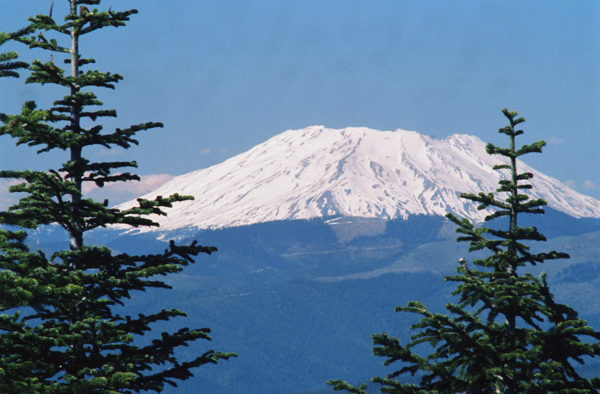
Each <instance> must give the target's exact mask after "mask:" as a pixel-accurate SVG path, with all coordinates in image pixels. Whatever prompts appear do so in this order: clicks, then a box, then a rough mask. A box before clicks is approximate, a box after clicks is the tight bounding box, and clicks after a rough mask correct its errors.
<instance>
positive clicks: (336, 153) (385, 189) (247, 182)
mask: <svg viewBox="0 0 600 394" xmlns="http://www.w3.org/2000/svg"><path fill="white" fill-rule="evenodd" d="M500 159H501V157H500V156H490V155H488V154H487V153H486V152H485V143H484V142H483V141H481V140H480V139H479V138H477V137H474V136H469V135H464V134H454V135H452V136H449V137H447V138H445V139H442V140H439V139H434V138H431V137H428V136H425V135H422V134H419V133H417V132H414V131H405V130H396V131H377V130H372V129H368V128H359V127H356V128H352V127H349V128H345V129H341V130H334V129H327V128H325V127H323V126H312V127H308V128H306V129H302V130H288V131H286V132H284V133H282V134H279V135H277V136H275V137H273V138H271V139H269V140H268V141H266V142H264V143H262V144H260V145H257V146H255V147H254V148H252V149H250V150H249V151H247V152H245V153H242V154H240V155H238V156H235V157H233V158H230V159H229V160H227V161H225V162H223V163H221V164H217V165H215V166H212V167H209V168H206V169H202V170H198V171H194V172H191V173H188V174H185V175H181V176H178V177H176V178H174V179H172V180H171V181H169V182H167V183H166V184H164V185H163V186H161V187H160V188H158V189H157V190H155V191H153V192H152V193H149V194H147V195H145V196H143V198H148V199H151V198H153V197H155V196H157V195H161V196H168V195H171V194H174V193H179V194H186V195H193V196H194V197H195V200H193V201H186V202H182V203H179V204H177V205H176V206H175V207H173V208H171V209H169V210H168V211H167V213H168V216H167V217H163V216H161V217H152V219H153V220H155V221H157V222H158V223H160V229H158V230H159V231H170V230H175V229H179V228H184V227H195V228H198V229H202V228H221V227H231V226H241V225H249V224H254V223H260V222H266V221H274V220H292V219H308V218H313V217H322V216H351V217H378V218H384V219H391V218H395V217H407V216H408V215H414V214H427V215H445V213H446V212H448V211H452V212H453V213H455V214H456V215H458V216H461V217H468V218H469V219H471V220H473V221H482V220H483V218H484V217H485V216H486V215H487V214H488V213H487V212H485V211H478V210H477V209H476V207H475V206H474V205H473V204H472V203H469V202H467V201H466V200H464V199H461V198H459V197H458V194H459V193H462V192H465V193H478V192H480V191H483V192H491V191H494V190H495V189H496V188H497V182H498V179H499V176H500V175H499V172H498V171H494V170H492V166H493V165H494V164H498V163H499V160H500ZM519 169H520V171H529V172H532V173H534V174H535V177H534V179H533V180H532V184H533V185H534V188H533V191H532V192H531V196H532V197H533V198H544V199H545V200H546V201H548V205H549V206H550V207H552V208H554V209H557V210H559V211H562V212H565V213H567V214H569V215H571V216H575V217H596V218H600V201H597V200H595V199H593V198H591V197H587V196H583V195H581V194H579V193H577V192H575V191H573V190H571V189H569V188H568V187H566V186H565V185H563V184H562V183H560V182H558V181H557V180H555V179H553V178H550V177H548V176H546V175H543V174H541V173H539V172H537V171H535V170H533V169H531V168H530V167H528V166H526V165H525V164H524V163H520V164H519ZM134 204H135V201H131V202H128V203H125V204H122V205H121V206H119V207H120V208H125V207H129V206H132V205H134ZM144 231H156V229H147V230H144Z"/></svg>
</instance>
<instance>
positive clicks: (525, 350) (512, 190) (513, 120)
mask: <svg viewBox="0 0 600 394" xmlns="http://www.w3.org/2000/svg"><path fill="white" fill-rule="evenodd" d="M502 112H503V113H504V115H505V116H506V118H507V119H508V120H509V125H508V126H506V127H504V128H502V129H500V130H499V132H500V133H502V134H505V135H507V136H508V137H509V147H508V148H502V147H497V146H495V145H492V144H488V145H487V146H486V150H487V152H488V153H489V154H493V155H500V156H502V157H504V159H503V161H502V162H501V164H498V165H496V166H494V169H495V170H498V171H501V172H502V173H503V174H504V175H505V179H502V180H500V181H499V187H498V189H496V192H497V193H484V192H481V193H479V194H461V197H462V198H465V199H467V200H470V201H474V202H476V203H478V204H479V205H478V209H487V208H492V213H490V214H489V215H488V216H487V217H486V219H485V221H486V222H488V221H492V220H494V219H497V218H500V217H506V218H508V228H507V229H506V230H498V229H494V228H491V227H487V226H482V227H476V226H475V225H473V224H472V223H471V222H470V221H469V220H467V219H459V218H457V217H456V216H454V215H452V214H448V215H447V218H448V219H449V220H450V221H452V222H454V223H455V224H456V225H457V226H458V228H457V230H456V231H457V233H459V234H460V236H459V237H458V238H457V240H458V241H467V242H469V251H470V252H472V251H487V252H488V253H489V254H488V256H487V257H486V258H483V259H475V260H473V262H472V264H473V265H474V266H475V267H472V268H470V267H469V266H468V263H467V261H466V260H464V259H461V260H460V261H459V262H460V265H459V266H458V267H457V274H455V275H449V276H446V277H445V280H446V281H450V282H456V283H457V288H456V290H455V291H454V292H453V295H454V296H457V298H458V302H457V303H456V304H453V303H448V304H446V310H447V311H448V312H449V315H444V314H437V313H431V312H429V311H428V310H427V308H426V307H425V306H424V305H422V304H421V303H419V302H414V301H413V302H409V303H408V305H407V306H406V307H397V308H396V311H400V312H409V313H413V314H416V315H420V316H421V319H420V321H419V322H418V323H416V324H414V325H412V326H411V329H412V330H414V331H415V334H414V335H413V336H412V337H411V341H410V342H409V343H408V344H406V345H402V344H400V342H399V340H398V339H396V338H394V337H390V336H388V334H386V333H382V334H375V335H373V336H372V338H373V343H374V345H375V347H374V349H373V353H374V354H375V355H376V356H380V357H384V358H385V362H384V364H385V365H392V364H394V363H397V362H398V363H399V364H401V367H399V369H398V370H397V371H395V372H393V373H390V374H389V375H388V376H386V377H385V378H381V377H375V378H373V379H372V381H373V382H376V383H379V384H380V385H381V388H380V390H381V392H384V393H457V392H468V393H482V392H498V393H500V392H502V393H547V392H569V393H592V392H598V389H600V378H598V377H597V378H593V379H586V378H583V377H581V376H580V375H579V374H578V373H577V370H576V368H575V365H576V364H577V363H579V364H583V363H584V362H585V361H586V357H595V356H598V355H600V333H598V332H596V331H594V330H593V329H592V328H591V327H589V326H588V325H587V322H586V321H585V320H583V319H580V318H579V317H578V314H577V312H576V311H575V310H573V309H572V308H570V307H569V306H567V305H564V304H559V303H557V302H555V300H554V296H553V295H552V293H551V292H550V289H549V287H548V283H547V281H546V275H545V274H542V275H541V276H540V277H534V276H533V275H531V274H529V273H527V272H525V273H521V272H520V271H521V269H525V268H526V267H527V266H529V265H536V264H539V263H543V262H545V261H546V260H555V259H563V258H568V257H569V256H568V255H567V254H565V253H561V252H556V251H554V250H552V251H549V252H543V253H533V252H532V251H531V249H530V246H529V245H528V244H526V243H527V242H531V241H535V242H539V241H545V240H546V238H545V237H544V236H543V235H542V234H541V233H539V232H538V230H537V228H535V227H519V225H518V217H519V215H520V214H540V213H543V212H544V211H543V209H542V208H541V207H542V206H544V205H546V202H545V201H544V200H541V199H536V200H530V199H529V197H528V196H527V195H526V194H523V193H522V192H521V191H522V190H528V189H531V187H532V186H531V184H528V183H525V182H526V181H528V180H529V179H531V178H532V177H533V175H532V174H531V173H527V172H525V173H519V172H518V168H517V166H518V161H517V158H518V157H520V156H522V155H525V154H528V153H533V152H541V150H542V147H543V146H544V142H543V141H538V142H535V143H533V144H531V145H523V146H522V147H521V148H519V149H517V148H516V143H515V137H517V136H518V135H521V134H523V131H522V130H518V129H517V128H516V126H517V125H518V124H520V123H523V122H524V121H525V120H524V119H523V118H517V115H518V114H517V113H516V112H513V111H508V110H506V109H504V110H503V111H502ZM500 196H501V197H500ZM427 347H430V348H431V349H433V352H432V353H430V354H428V355H426V356H421V355H420V354H421V353H423V349H426V348H427ZM394 365H395V364H394ZM406 374H410V375H412V376H415V377H417V378H418V379H419V384H407V383H402V382H401V380H400V377H401V376H402V375H406ZM328 384H330V385H332V386H333V387H334V390H346V391H348V392H355V393H362V392H364V391H363V390H365V389H366V387H361V388H360V389H359V388H356V387H353V386H351V385H349V384H348V383H346V382H343V381H339V380H338V381H330V382H328Z"/></svg>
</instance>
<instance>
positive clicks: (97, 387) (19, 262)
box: [0, 0, 235, 393]
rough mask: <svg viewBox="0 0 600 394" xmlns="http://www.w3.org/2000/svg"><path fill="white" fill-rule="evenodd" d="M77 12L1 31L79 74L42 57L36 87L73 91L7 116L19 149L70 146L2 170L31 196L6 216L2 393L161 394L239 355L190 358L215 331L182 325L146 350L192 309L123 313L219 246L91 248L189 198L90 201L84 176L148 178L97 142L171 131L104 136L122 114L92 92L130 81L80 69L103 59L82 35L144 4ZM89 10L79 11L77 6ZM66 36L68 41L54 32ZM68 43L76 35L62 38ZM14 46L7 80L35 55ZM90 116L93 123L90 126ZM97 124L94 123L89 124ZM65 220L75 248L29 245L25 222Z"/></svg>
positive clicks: (128, 141) (6, 127) (0, 258)
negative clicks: (96, 234)
mask: <svg viewBox="0 0 600 394" xmlns="http://www.w3.org/2000/svg"><path fill="white" fill-rule="evenodd" d="M68 2H69V4H70V13H69V14H68V15H66V16H65V18H64V22H63V23H58V22H57V21H55V20H54V19H53V18H52V15H51V14H52V11H50V14H49V15H38V16H36V17H32V18H29V21H30V25H29V26H28V27H27V28H25V29H23V30H21V31H19V32H17V33H12V34H5V33H0V45H2V44H3V43H5V42H7V41H9V40H16V41H19V42H21V43H23V44H26V45H27V46H28V47H29V48H30V49H33V48H40V49H42V50H44V51H50V52H52V53H55V54H57V56H67V58H65V59H64V60H65V63H66V64H68V65H70V68H71V69H70V71H69V72H66V71H65V70H64V69H62V68H60V67H58V66H57V65H56V64H55V63H54V61H53V56H51V58H50V59H51V60H50V61H49V62H42V61H39V60H34V61H33V62H32V63H31V65H30V66H29V77H28V78H27V80H26V82H27V83H35V84H41V85H45V84H55V85H58V86H61V87H64V88H65V89H66V90H68V93H67V94H66V95H65V96H64V97H62V98H61V99H58V100H56V101H54V103H53V106H52V107H51V108H48V109H38V108H37V105H36V103H35V102H32V101H28V102H26V103H25V104H24V105H23V107H22V111H21V113H20V114H16V115H6V114H0V121H1V123H0V136H2V135H6V136H10V137H12V138H15V139H16V143H17V145H20V144H26V145H28V146H37V147H40V149H39V150H38V153H44V152H49V151H53V150H57V149H58V150H62V151H65V152H66V153H68V154H69V156H68V161H66V162H65V163H64V164H63V165H62V167H60V168H58V169H55V170H49V171H33V170H22V171H0V178H5V179H18V180H20V181H22V182H21V183H18V184H16V185H13V186H11V187H10V189H9V191H10V192H15V193H25V197H23V198H21V199H20V200H19V202H18V203H17V204H15V205H14V206H12V207H10V208H9V210H8V211H6V212H0V224H2V225H3V226H2V227H1V229H0V312H1V313H2V314H0V392H3V393H25V392H27V393H33V392H53V393H54V392H57V393H60V392H69V393H71V392H78V393H79V392H103V393H129V392H137V391H140V390H151V391H156V392H160V391H162V390H163V388H164V386H165V384H170V385H173V386H176V385H177V381H178V380H185V379H188V378H190V377H192V372H191V370H192V369H193V368H196V367H199V366H202V365H204V364H207V363H217V362H218V361H219V360H221V359H228V358H230V357H232V356H235V354H234V353H221V352H215V351H213V350H208V351H206V352H205V353H203V354H201V355H199V356H197V357H195V358H193V359H192V360H189V361H180V360H178V359H177V357H176V350H177V349H178V348H181V347H182V346H188V345H189V344H190V343H191V342H194V341H196V340H210V336H209V333H210V330H209V329H208V328H202V329H188V328H181V329H180V330H178V331H177V332H174V333H167V332H163V333H162V334H161V335H160V337H159V338H156V339H154V340H152V341H151V342H150V343H149V344H147V345H145V346H141V345H137V344H136V341H135V339H136V338H137V337H141V336H144V335H147V334H148V332H149V331H151V326H152V324H153V323H156V322H159V321H168V320H170V319H172V318H175V317H184V316H185V313H184V312H182V311H180V310H177V309H171V310H164V309H163V310H161V311H160V312H158V313H152V314H150V315H144V314H139V315H137V316H128V315H120V314H119V313H117V312H116V310H117V307H119V306H123V305H125V303H126V302H127V299H129V298H130V297H131V296H132V293H133V292H135V291H145V290H146V289H149V288H163V289H169V288H170V286H168V285H167V284H165V283H164V282H163V281H162V280H159V279H157V276H165V275H167V274H172V273H177V272H180V271H181V270H182V267H184V266H186V265H188V264H189V263H191V262H193V261H194V257H195V256H197V255H199V254H201V253H206V254H211V253H212V252H214V251H216V248H214V247H205V246H201V245H198V244H197V242H195V241H194V242H192V243H191V244H189V245H185V246H178V245H175V243H173V242H171V243H170V244H169V247H168V248H167V249H166V250H164V251H163V252H162V253H158V254H148V255H138V256H132V255H128V254H113V253H112V251H111V250H110V249H108V248H106V247H101V246H88V245H85V244H84V234H85V233H86V232H88V231H90V230H93V229H95V228H98V227H105V226H108V225H116V224H120V225H128V226H133V227H138V226H156V225H157V224H156V223H155V222H153V221H152V220H151V219H149V218H147V216H148V215H150V214H158V215H164V214H165V212H164V210H163V209H164V208H168V207H171V206H172V204H173V203H176V202H180V201H185V200H189V199H191V198H192V197H190V196H180V195H178V194H175V195H172V196H168V197H157V198H155V199H154V200H143V199H139V200H138V206H136V207H133V208H130V209H126V210H119V209H115V208H109V204H108V201H103V202H97V201H94V200H92V199H89V198H85V196H84V195H83V193H82V190H83V188H82V185H83V183H84V182H93V183H94V184H95V185H96V186H98V187H103V186H104V185H105V184H107V183H112V182H125V181H132V180H139V177H138V176H137V175H135V174H131V173H129V172H123V171H122V169H123V168H128V167H129V168H131V167H137V164H136V163H135V162H134V161H126V162H100V163H95V162H91V161H90V160H88V159H86V158H85V157H84V156H83V151H84V150H85V149H86V148H88V147H91V146H103V147H105V148H112V147H114V146H118V147H121V148H129V147H130V146H131V145H133V144H137V143H138V141H137V140H136V139H135V135H136V134H137V133H138V132H140V131H145V130H149V129H152V128H156V127H162V124H161V123H157V122H147V123H143V124H139V125H133V126H130V127H128V128H124V129H116V130H115V131H114V132H111V133H103V127H102V125H101V124H96V123H95V122H96V121H97V120H98V119H102V118H104V117H116V111H115V110H112V109H109V110H103V109H98V107H101V106H102V102H101V101H99V100H98V98H97V96H96V94H95V93H94V92H92V91H90V90H89V89H98V88H109V89H114V88H115V84H116V83H118V82H119V81H120V80H121V79H122V77H121V76H120V75H113V74H110V73H104V72H99V71H97V70H87V71H83V70H81V69H80V68H81V67H84V66H87V65H90V64H93V63H94V60H93V59H84V58H82V57H81V56H80V54H79V50H78V41H79V38H80V37H81V36H82V35H84V34H88V33H92V32H95V31H96V30H98V29H102V28H104V27H110V26H112V27H119V26H124V25H125V22H126V21H128V20H129V16H130V15H133V14H136V13H137V11H136V10H129V11H125V12H116V11H111V10H109V11H99V10H98V9H96V8H94V9H93V10H91V11H90V10H89V9H88V8H87V7H86V5H98V4H99V3H100V1H99V0H95V1H93V0H89V1H83V0H68ZM78 6H79V9H78V8H77V7H78ZM50 35H56V36H58V38H59V40H57V39H54V38H50ZM60 40H65V41H67V44H65V45H64V46H61V45H59V41H60ZM16 58H17V55H16V53H14V52H9V53H7V54H2V55H0V77H1V76H6V77H15V76H18V74H17V71H16V70H18V69H20V68H21V69H22V68H25V67H28V65H27V64H26V63H23V62H16V61H14V60H15V59H16ZM83 120H85V122H83ZM84 123H85V125H90V126H84ZM41 225H59V226H61V227H62V228H64V229H65V230H66V231H67V232H68V234H69V238H70V249H69V250H63V251H60V252H57V253H54V254H52V255H51V256H47V255H46V254H44V252H42V251H40V250H37V251H36V250H31V249H30V248H29V247H27V246H26V244H25V241H26V237H27V233H26V231H24V229H35V228H37V227H38V226H41Z"/></svg>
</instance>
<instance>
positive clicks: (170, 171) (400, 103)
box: [0, 0, 600, 204]
mask: <svg viewBox="0 0 600 394" xmlns="http://www.w3.org/2000/svg"><path fill="white" fill-rule="evenodd" d="M50 4H51V1H48V0H28V1H26V2H22V1H20V2H16V1H8V0H4V1H2V2H1V6H2V15H1V16H0V31H12V30H15V29H17V28H19V27H21V26H22V25H23V24H24V23H25V22H24V21H25V20H26V18H27V16H29V15H34V14H37V13H47V12H48V10H49V8H50ZM109 5H112V6H113V9H117V8H119V9H120V10H123V9H129V8H136V9H138V10H139V14H138V15H134V16H132V20H131V22H130V23H129V25H128V26H127V27H124V28H118V29H110V30H108V31H106V30H105V31H104V32H103V31H100V32H98V33H97V34H96V36H95V37H91V38H89V39H84V40H83V42H82V43H81V46H80V50H81V52H82V54H83V56H84V57H93V58H95V59H96V60H97V63H96V65H95V68H97V69H99V70H102V71H111V72H114V73H120V74H122V75H123V76H124V77H125V80H124V81H123V82H121V83H120V84H119V85H118V86H117V89H116V91H114V92H113V91H100V92H98V95H99V97H100V99H101V100H103V101H104V102H105V104H106V107H108V108H116V109H117V111H118V114H119V117H118V119H117V121H116V122H115V123H107V124H106V128H107V130H110V129H111V127H113V128H114V127H126V126H128V125H129V124H133V123H141V122H146V121H160V122H163V123H164V124H165V128H164V129H156V130H154V131H150V132H148V133H147V134H144V135H140V146H139V147H135V148H133V149H131V150H130V151H128V152H125V151H122V150H113V151H108V152H107V151H100V150H98V151H90V152H88V156H89V157H90V158H92V159H100V160H105V159H107V156H110V158H109V160H111V161H112V160H130V159H135V160H137V161H138V163H139V165H140V168H139V170H138V172H139V173H140V174H143V175H146V177H145V178H144V182H142V183H141V184H139V185H137V186H136V187H133V188H130V189H129V190H128V191H124V190H122V189H121V190H119V189H118V188H114V189H112V190H107V191H106V192H107V193H108V194H109V195H110V197H111V198H112V201H113V202H119V201H121V200H123V199H126V198H131V197H133V195H131V193H141V192H144V191H147V190H148V188H151V187H153V186H155V185H157V184H159V183H160V182H162V181H164V180H166V179H169V177H170V176H173V175H179V174H183V173H187V172H190V171H193V170H197V169H200V168H205V167H208V166H210V165H213V164H217V163H220V162H222V161H223V160H225V159H227V158H228V157H231V156H233V155H236V154H238V153H241V152H244V151H246V150H247V149H249V148H251V147H253V146H254V145H256V144H259V143H261V142H263V141H265V140H267V139H268V138H270V137H272V136H274V135H276V134H279V133H281V132H283V131H285V130H288V129H299V128H304V127H307V126H311V125H324V126H326V127H329V128H342V127H348V126H365V127H370V128H374V129H379V130H395V129H406V130H415V131H418V132H421V133H424V134H428V135H431V136H434V137H437V138H442V137H445V136H447V135H449V134H453V133H467V134H474V135H477V136H479V137H480V138H482V139H483V140H485V141H489V142H494V143H497V144H503V143H504V142H505V141H504V139H503V138H502V136H501V135H499V134H498V133H497V130H498V129H499V128H500V127H503V126H504V125H505V124H506V122H505V119H504V117H503V116H502V114H501V112H500V110H501V109H502V108H504V107H508V108H509V109H513V110H516V111H518V112H519V113H520V114H521V115H523V116H524V117H525V118H526V119H527V122H526V123H525V124H524V129H525V131H526V134H525V137H524V138H523V139H522V142H523V143H530V142H532V141H534V140H538V139H544V140H546V141H547V142H548V146H547V147H546V149H545V152H544V153H543V154H542V155H537V156H535V157H534V156H530V157H527V159H526V160H525V161H526V162H527V163H528V164H530V165H532V166H533V167H535V168H536V169H538V170H540V171H542V172H544V173H546V174H547V175H550V176H552V177H555V178H557V179H559V180H561V181H563V182H567V183H568V184H569V185H571V186H572V187H573V188H574V189H576V190H578V191H580V192H582V193H584V194H588V195H591V196H593V197H596V198H600V160H599V159H598V151H599V149H600V29H599V28H598V26H600V2H598V1H596V0H594V1H586V0H580V1H577V2H566V1H552V0H547V1H527V2H526V1H474V0H472V1H404V0H393V1H378V0H372V1H353V0H327V1H325V0H323V1H317V0H303V1H273V0H272V1H264V0H253V1H221V0H219V1H216V0H215V1H204V2H196V1H191V0H178V1H154V0H150V1H149V0H145V1H143V0H137V1H135V0H120V1H119V2H112V3H111V2H106V5H101V7H100V8H101V9H105V8H108V6H109ZM65 8H66V1H65V0H56V4H55V6H54V16H55V17H57V15H61V12H64V10H65ZM8 49H12V47H8V46H3V47H2V51H5V50H8ZM21 54H22V58H24V59H26V60H28V59H30V56H31V55H35V56H39V57H41V58H42V59H46V58H49V55H48V54H46V53H41V52H36V53H27V51H26V50H24V49H21ZM46 60H47V59H46ZM56 60H57V59H56V57H55V61H56ZM23 82H24V78H21V79H20V80H10V81H1V82H0V111H1V112H6V113H11V112H16V111H18V110H19V108H20V106H21V104H22V102H23V101H24V100H30V99H34V100H36V101H38V103H39V104H40V106H47V105H48V104H49V103H50V102H51V100H53V99H56V98H58V97H60V96H56V92H57V90H56V89H53V88H50V89H47V88H41V87H39V86H34V85H27V86H24V85H23ZM48 91H51V92H50V93H53V94H55V95H54V96H52V94H49V92H48ZM58 93H59V94H60V95H61V96H62V95H63V94H64V93H63V92H60V91H58ZM33 155H34V153H33V151H32V150H31V149H28V148H18V149H16V148H13V147H12V141H11V140H10V139H9V138H6V137H3V138H0V167H1V168H26V167H32V166H33V167H36V168H40V169H47V168H50V167H52V168H56V167H57V164H58V163H62V162H63V161H65V160H66V158H65V157H64V156H62V155H60V154H56V155H46V156H43V157H38V158H36V157H33ZM111 193H112V194H111ZM1 198H2V195H0V204H2V200H1Z"/></svg>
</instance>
